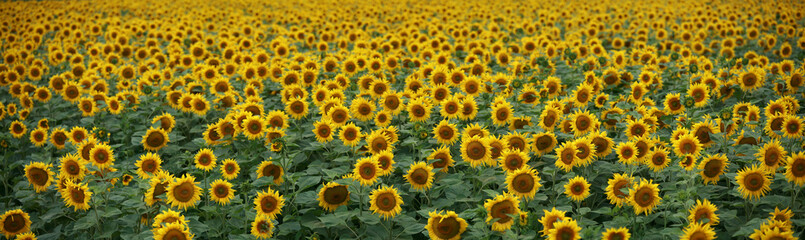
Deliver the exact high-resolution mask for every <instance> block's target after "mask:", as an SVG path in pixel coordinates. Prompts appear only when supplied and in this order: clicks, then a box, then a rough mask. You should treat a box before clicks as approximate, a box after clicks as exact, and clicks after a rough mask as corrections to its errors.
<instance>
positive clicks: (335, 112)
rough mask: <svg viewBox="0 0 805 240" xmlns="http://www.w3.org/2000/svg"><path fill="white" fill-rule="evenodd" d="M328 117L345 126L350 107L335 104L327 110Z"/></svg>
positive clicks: (338, 124) (338, 125)
mask: <svg viewBox="0 0 805 240" xmlns="http://www.w3.org/2000/svg"><path fill="white" fill-rule="evenodd" d="M327 117H328V118H329V119H330V120H331V121H332V122H333V123H334V124H335V126H337V127H340V126H344V124H346V123H347V121H349V119H350V116H349V109H348V108H347V107H344V106H342V105H337V106H333V107H331V108H330V110H329V111H327ZM286 125H287V123H286ZM272 126H273V124H272Z"/></svg>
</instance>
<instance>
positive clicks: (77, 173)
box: [59, 153, 87, 180]
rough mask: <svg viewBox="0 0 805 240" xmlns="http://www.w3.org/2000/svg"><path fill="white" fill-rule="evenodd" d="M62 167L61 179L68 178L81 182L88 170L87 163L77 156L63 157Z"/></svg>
mask: <svg viewBox="0 0 805 240" xmlns="http://www.w3.org/2000/svg"><path fill="white" fill-rule="evenodd" d="M60 162H61V166H60V167H59V178H68V179H73V180H81V179H83V178H84V174H85V173H84V172H85V171H86V170H87V168H86V166H85V165H86V162H84V160H82V159H81V157H79V156H78V155H76V154H70V153H68V154H65V155H64V156H63V157H61V161H60Z"/></svg>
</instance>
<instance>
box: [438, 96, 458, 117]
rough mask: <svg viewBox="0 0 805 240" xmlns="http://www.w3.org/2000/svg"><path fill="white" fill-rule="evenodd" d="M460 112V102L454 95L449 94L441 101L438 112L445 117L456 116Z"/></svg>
mask: <svg viewBox="0 0 805 240" xmlns="http://www.w3.org/2000/svg"><path fill="white" fill-rule="evenodd" d="M460 112H461V102H460V100H459V99H458V98H457V97H455V96H450V97H448V98H447V99H445V100H443V101H442V102H441V108H440V109H439V114H440V115H442V117H444V118H446V119H454V118H458V115H459V113H460Z"/></svg>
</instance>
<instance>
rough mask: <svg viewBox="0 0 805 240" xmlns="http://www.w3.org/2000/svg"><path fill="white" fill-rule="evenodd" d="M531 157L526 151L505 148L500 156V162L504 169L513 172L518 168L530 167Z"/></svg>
mask: <svg viewBox="0 0 805 240" xmlns="http://www.w3.org/2000/svg"><path fill="white" fill-rule="evenodd" d="M529 159H530V158H529V157H528V154H527V153H525V152H521V151H517V150H512V149H504V150H503V152H501V154H500V158H498V163H499V164H500V167H501V168H503V170H504V171H506V172H507V173H512V172H515V171H516V170H518V169H522V168H524V167H528V165H527V163H528V160H529Z"/></svg>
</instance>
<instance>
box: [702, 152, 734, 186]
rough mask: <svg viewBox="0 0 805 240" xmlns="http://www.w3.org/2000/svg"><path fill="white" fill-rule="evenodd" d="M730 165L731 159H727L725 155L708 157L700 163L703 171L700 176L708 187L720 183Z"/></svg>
mask: <svg viewBox="0 0 805 240" xmlns="http://www.w3.org/2000/svg"><path fill="white" fill-rule="evenodd" d="M728 165H729V159H727V156H726V155H724V154H716V155H708V156H707V157H705V158H704V160H702V161H701V162H699V168H700V169H702V171H701V172H699V174H700V175H702V179H704V184H705V185H706V184H708V183H710V182H712V183H713V184H715V183H716V182H718V180H719V178H720V177H721V175H722V174H724V171H725V170H726V169H727V166H728Z"/></svg>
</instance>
